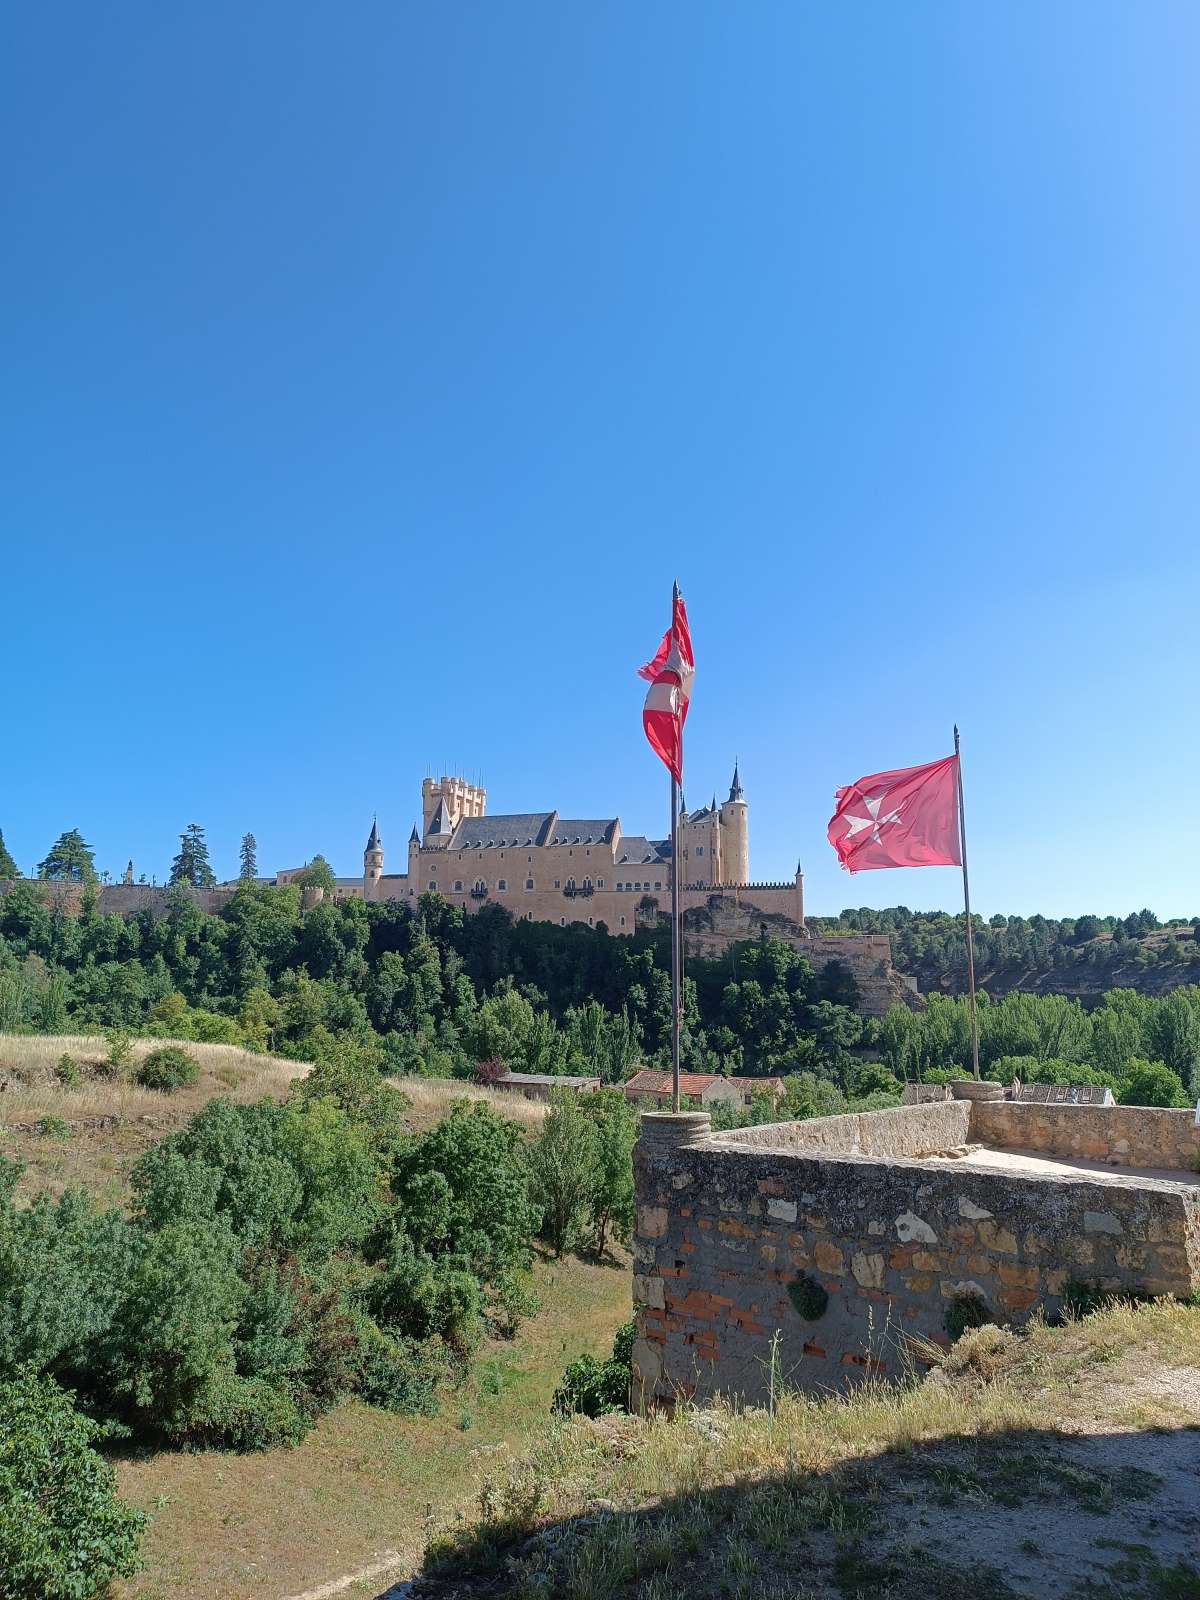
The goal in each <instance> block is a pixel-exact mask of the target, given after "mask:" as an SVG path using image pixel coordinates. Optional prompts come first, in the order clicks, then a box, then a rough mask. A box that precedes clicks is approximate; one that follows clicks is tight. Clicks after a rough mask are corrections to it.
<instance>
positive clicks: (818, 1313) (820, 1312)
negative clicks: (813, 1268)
mask: <svg viewBox="0 0 1200 1600" xmlns="http://www.w3.org/2000/svg"><path fill="white" fill-rule="evenodd" d="M788 1299H789V1300H790V1301H791V1302H792V1304H793V1305H794V1306H795V1308H796V1310H797V1311H798V1312H799V1313H800V1315H801V1316H802V1317H803V1318H804V1319H805V1321H806V1322H816V1321H818V1320H819V1319H820V1318H821V1317H823V1316H824V1315H825V1309H826V1307H827V1306H828V1305H829V1291H828V1289H826V1288H825V1286H824V1284H821V1283H818V1282H817V1280H816V1279H815V1278H810V1277H809V1275H808V1273H807V1272H802V1273H800V1275H799V1277H797V1278H794V1279H793V1280H792V1282H791V1283H789V1284H788Z"/></svg>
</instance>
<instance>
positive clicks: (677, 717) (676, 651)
mask: <svg viewBox="0 0 1200 1600" xmlns="http://www.w3.org/2000/svg"><path fill="white" fill-rule="evenodd" d="M695 676H696V663H695V660H694V658H693V656H692V635H691V632H690V630H689V628H688V619H687V607H686V606H685V605H684V603H683V596H682V595H680V594H678V593H677V594H676V595H675V597H674V601H673V605H672V611H671V626H670V627H669V628H668V629H667V631H666V633H664V634H663V638H662V643H661V644H660V645H659V647H658V653H657V655H656V656H655V657H654V659H653V661H647V663H646V665H645V666H644V667H639V668H638V677H639V678H645V679H646V680H647V681H648V683H649V684H650V688H649V691H648V693H647V695H646V704H645V706H644V707H643V708H642V727H643V728H644V729H645V730H646V738H647V739H648V740H649V741H650V748H651V749H652V750H653V751H654V753H655V755H657V756H658V758H659V760H660V761H661V762H662V764H663V765H664V766H665V767H666V769H667V771H668V772H669V773H670V774H671V776H672V777H673V778H674V779H675V782H676V783H682V782H683V725H684V723H685V722H686V721H687V714H688V705H689V703H690V701H691V698H692V679H693V678H694V677H695Z"/></svg>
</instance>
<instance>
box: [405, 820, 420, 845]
mask: <svg viewBox="0 0 1200 1600" xmlns="http://www.w3.org/2000/svg"><path fill="white" fill-rule="evenodd" d="M408 842H409V844H420V842H421V835H420V834H419V833H418V832H417V825H416V823H415V822H414V823H413V831H412V832H411V833H410V834H409V836H408Z"/></svg>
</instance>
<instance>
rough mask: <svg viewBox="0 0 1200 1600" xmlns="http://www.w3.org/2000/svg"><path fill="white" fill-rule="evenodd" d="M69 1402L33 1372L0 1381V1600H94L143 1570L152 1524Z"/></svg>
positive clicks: (88, 1425)
mask: <svg viewBox="0 0 1200 1600" xmlns="http://www.w3.org/2000/svg"><path fill="white" fill-rule="evenodd" d="M71 1402H72V1396H71V1395H70V1394H68V1393H66V1392H65V1391H64V1390H62V1389H60V1388H59V1387H58V1385H57V1384H56V1383H55V1382H53V1380H51V1379H48V1378H39V1377H37V1376H36V1375H35V1374H34V1373H33V1372H31V1371H30V1370H29V1369H28V1368H26V1369H24V1370H22V1371H20V1372H18V1373H16V1374H15V1375H14V1376H13V1377H11V1378H9V1379H7V1380H5V1381H3V1382H0V1600H31V1597H33V1596H36V1597H37V1600H91V1596H93V1595H97V1596H98V1595H102V1594H105V1593H107V1592H108V1588H109V1585H110V1584H111V1583H112V1581H113V1580H114V1579H116V1578H129V1577H132V1576H133V1574H134V1573H135V1572H136V1571H137V1570H138V1567H139V1565H140V1562H139V1560H138V1542H139V1540H140V1538H141V1534H142V1530H143V1528H144V1527H145V1525H146V1520H147V1519H146V1517H145V1516H144V1514H143V1513H142V1512H140V1511H135V1510H133V1509H132V1508H131V1507H129V1506H127V1505H126V1504H125V1503H124V1502H123V1501H122V1500H120V1499H118V1497H117V1492H116V1474H115V1473H114V1471H113V1469H112V1467H111V1466H110V1465H109V1464H108V1462H107V1461H105V1460H104V1459H103V1457H101V1456H99V1455H97V1453H96V1451H95V1450H94V1449H93V1448H92V1445H93V1442H94V1440H95V1439H96V1438H97V1436H98V1435H99V1434H100V1432H101V1430H100V1428H98V1427H97V1426H96V1424H95V1423H93V1422H89V1421H88V1419H87V1418H86V1417H83V1416H81V1415H80V1414H79V1412H78V1411H76V1410H75V1408H74V1406H73V1405H72V1403H71Z"/></svg>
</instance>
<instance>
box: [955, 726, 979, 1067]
mask: <svg viewBox="0 0 1200 1600" xmlns="http://www.w3.org/2000/svg"><path fill="white" fill-rule="evenodd" d="M954 754H955V756H956V757H958V853H959V855H960V856H961V857H962V869H963V907H964V909H965V911H966V915H967V992H968V994H969V995H970V1004H971V1069H972V1071H973V1072H974V1074H975V1077H976V1079H978V1077H979V1014H978V1012H977V1010H976V1008H975V938H974V935H973V933H972V929H971V880H970V878H969V877H968V876H967V812H966V807H965V805H964V804H963V781H962V757H961V756H959V753H958V723H957V722H956V723H955V724H954Z"/></svg>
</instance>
